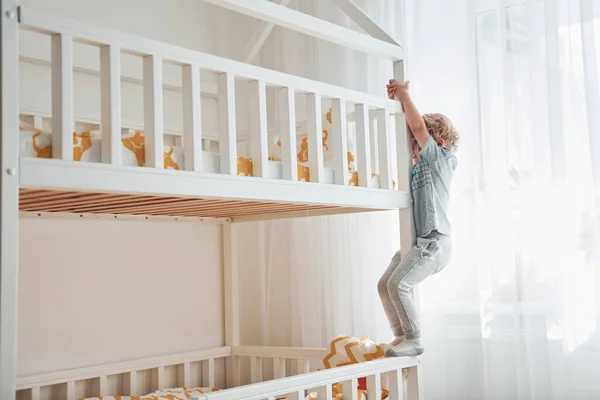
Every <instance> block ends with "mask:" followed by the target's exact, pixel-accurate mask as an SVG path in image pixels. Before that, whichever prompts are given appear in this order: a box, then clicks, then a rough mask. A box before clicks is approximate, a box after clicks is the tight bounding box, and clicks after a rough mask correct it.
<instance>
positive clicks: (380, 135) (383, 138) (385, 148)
mask: <svg viewBox="0 0 600 400" xmlns="http://www.w3.org/2000/svg"><path fill="white" fill-rule="evenodd" d="M388 128H389V121H388V113H387V110H385V109H382V110H378V111H377V143H378V145H379V187H380V188H381V189H391V188H392V157H391V150H392V149H391V148H390V134H389V129H388Z"/></svg>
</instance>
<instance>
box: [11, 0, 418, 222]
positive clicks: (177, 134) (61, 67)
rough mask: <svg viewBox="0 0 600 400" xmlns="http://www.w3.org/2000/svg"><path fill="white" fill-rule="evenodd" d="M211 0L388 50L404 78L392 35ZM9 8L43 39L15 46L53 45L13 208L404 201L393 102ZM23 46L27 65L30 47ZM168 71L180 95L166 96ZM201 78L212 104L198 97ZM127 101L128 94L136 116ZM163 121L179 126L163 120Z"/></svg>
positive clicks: (399, 129) (279, 211)
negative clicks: (94, 80)
mask: <svg viewBox="0 0 600 400" xmlns="http://www.w3.org/2000/svg"><path fill="white" fill-rule="evenodd" d="M209 3H213V4H217V5H221V6H224V7H225V8H229V9H231V10H233V11H237V12H243V13H246V14H248V15H251V16H253V17H256V18H263V19H269V20H270V21H271V22H273V23H275V24H280V25H282V26H285V27H287V28H290V29H295V30H298V31H300V32H302V33H305V34H309V35H314V36H317V35H320V36H321V38H324V39H326V40H329V41H333V42H335V43H338V44H341V45H344V46H348V47H352V48H355V49H358V50H362V51H366V52H368V53H372V54H375V55H378V56H383V57H385V58H387V59H389V60H390V62H394V63H395V64H394V71H395V75H396V77H397V78H399V79H401V76H402V61H401V58H402V49H401V47H399V46H395V45H392V44H389V43H387V42H384V41H382V40H380V39H376V38H371V37H368V36H366V35H362V34H360V33H358V32H354V31H351V30H349V29H346V28H342V27H340V26H337V25H334V24H330V23H328V22H325V21H322V20H319V19H317V18H314V17H311V16H309V15H306V14H302V13H299V12H297V11H293V10H288V9H286V8H285V7H281V6H278V5H277V4H274V3H271V2H268V1H254V2H246V1H235V0H219V1H217V0H214V1H213V0H210V1H209ZM272 7H275V9H272ZM273 10H275V11H276V12H275V14H273V15H272V14H271V12H272V11H273ZM290 13H291V14H290ZM18 14H19V15H18V18H19V22H20V24H19V36H20V37H23V38H27V37H29V36H32V35H33V36H35V37H37V38H38V39H40V38H42V40H46V43H47V46H46V48H44V47H43V46H29V47H30V48H27V46H24V45H23V44H21V46H20V49H19V51H20V52H21V53H28V52H32V51H33V52H35V51H41V52H42V53H43V52H46V53H47V54H48V56H47V58H48V65H49V71H50V72H49V80H50V82H49V84H48V86H49V88H50V89H49V90H50V93H51V96H49V97H51V101H50V103H51V109H50V110H49V112H48V113H45V114H44V113H42V114H37V115H36V114H35V113H28V111H27V110H23V109H21V113H20V120H21V125H20V132H19V187H20V194H19V207H20V210H21V211H24V212H34V213H38V214H40V215H41V213H70V214H75V215H77V214H79V215H81V216H83V215H84V214H88V213H89V214H111V215H115V217H116V216H117V215H120V214H124V215H143V216H148V215H149V216H169V217H171V216H174V217H205V218H209V217H211V218H228V219H233V220H240V221H243V220H254V219H270V218H281V217H294V216H309V215H325V214H340V213H351V212H362V211H373V210H390V209H399V208H406V207H408V206H409V204H410V199H409V195H408V193H407V190H406V189H407V187H408V168H409V163H410V158H409V156H408V154H409V153H408V148H407V143H406V141H405V140H404V139H402V140H396V138H405V137H406V124H405V120H404V115H403V113H402V109H401V106H400V104H399V102H396V101H392V100H389V99H387V98H385V97H384V96H373V95H370V94H366V93H362V92H359V91H355V90H351V89H347V88H343V87H338V86H334V85H330V84H326V83H322V82H318V81H313V80H309V79H305V78H301V77H298V76H294V75H289V74H285V73H281V72H277V71H273V70H269V69H265V68H261V67H257V66H254V65H251V64H245V63H242V62H237V61H233V60H230V59H226V58H221V57H217V56H214V55H210V54H206V53H202V52H198V51H195V50H190V49H186V48H182V47H178V46H174V45H171V44H166V43H162V42H159V41H155V40H151V39H148V38H144V37H138V36H135V35H131V34H126V33H122V32H117V31H113V30H110V29H105V28H102V27H98V26H93V25H90V24H88V23H83V22H78V21H73V20H69V19H66V18H63V17H60V16H56V15H49V14H45V13H41V12H39V11H36V10H34V9H30V8H24V7H21V8H20V10H19V13H18ZM323 24H325V25H323ZM329 25H331V26H329ZM325 28H326V29H325ZM323 32H328V33H325V34H323ZM83 48H85V49H83ZM78 49H79V50H81V51H79V50H78ZM82 49H83V50H82ZM90 52H92V53H94V54H93V56H92V57H91V58H92V59H93V58H94V57H95V58H96V59H97V61H96V63H97V69H98V80H99V85H97V86H98V89H97V90H96V92H97V93H96V92H94V90H92V89H90V88H85V90H86V91H87V92H88V94H89V96H94V93H96V94H97V96H96V97H97V99H95V100H94V101H93V102H96V103H97V104H98V108H99V112H98V116H97V118H91V119H90V118H88V119H87V120H86V121H83V122H82V121H78V119H79V116H78V115H75V114H76V113H75V112H74V109H76V108H77V107H78V105H79V103H80V102H81V101H82V100H81V98H80V97H78V96H77V92H78V89H81V87H78V85H83V84H84V83H82V82H83V80H81V79H76V74H75V73H74V71H75V72H77V65H76V61H77V60H75V59H76V58H77V57H79V56H81V54H84V55H85V54H91V53H90ZM19 56H20V58H18V59H15V60H13V61H14V62H17V63H20V64H21V65H20V67H21V68H23V65H22V64H23V60H27V59H28V57H30V54H19ZM42 58H43V57H42ZM79 58H81V57H79ZM18 60H20V61H18ZM127 60H134V61H132V62H138V63H139V66H140V70H141V73H140V86H141V89H142V90H141V92H140V96H139V98H137V97H135V96H134V97H132V96H129V95H126V90H127V89H126V87H125V86H124V83H123V82H122V81H123V79H124V75H125V70H126V69H127V64H126V63H124V62H125V61H127ZM5 62H6V61H5ZM167 72H174V75H173V76H175V77H176V78H177V79H176V80H179V88H180V89H179V93H180V94H179V98H175V99H174V98H172V96H167V93H166V91H165V90H166V89H165V88H166V87H167V86H168V82H166V80H168V79H171V78H172V76H171V75H168V74H167ZM29 73H31V71H29ZM169 77H170V78H169ZM30 81H31V80H30V79H29V78H27V83H24V79H23V78H22V77H21V82H20V88H19V96H23V97H32V96H35V95H36V89H35V87H34V86H32V85H31V84H30V83H29V82H30ZM207 81H210V82H213V83H214V88H213V92H214V93H213V95H212V100H213V101H214V107H213V106H211V105H210V104H208V105H206V104H205V103H206V102H205V101H204V99H203V94H204V93H205V92H206V91H207V89H206V88H204V87H203V85H205V82H207ZM92 86H93V85H91V86H90V87H92ZM79 91H81V90H79ZM382 93H384V91H383V90H382ZM136 100H137V101H136ZM125 103H127V105H128V104H130V103H132V104H137V106H138V108H139V109H140V110H141V112H140V113H138V114H139V115H140V117H139V121H137V122H135V121H134V122H132V119H131V118H128V117H127V116H126V115H124V109H125V108H124V106H125V105H126V104H125ZM140 103H141V104H140ZM21 108H23V107H21ZM96 119H97V120H96ZM213 119H214V122H213V123H209V120H213ZM172 120H177V123H178V124H180V125H181V129H180V130H177V129H171V131H169V129H167V128H166V124H165V122H166V121H172ZM208 125H210V126H212V125H214V128H211V129H207V128H206V127H207V126H208Z"/></svg>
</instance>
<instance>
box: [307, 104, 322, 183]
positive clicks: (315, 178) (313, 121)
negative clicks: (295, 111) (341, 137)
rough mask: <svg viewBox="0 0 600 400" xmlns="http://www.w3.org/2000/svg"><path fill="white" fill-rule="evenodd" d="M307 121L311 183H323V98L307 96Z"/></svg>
mask: <svg viewBox="0 0 600 400" xmlns="http://www.w3.org/2000/svg"><path fill="white" fill-rule="evenodd" d="M306 121H307V128H308V163H309V165H310V169H309V171H310V181H311V182H318V183H323V181H324V172H323V123H322V122H321V96H319V95H318V94H314V93H310V94H308V95H307V96H306Z"/></svg>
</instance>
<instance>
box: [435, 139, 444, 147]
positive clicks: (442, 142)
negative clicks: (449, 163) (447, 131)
mask: <svg viewBox="0 0 600 400" xmlns="http://www.w3.org/2000/svg"><path fill="white" fill-rule="evenodd" d="M436 143H437V145H438V146H440V147H446V146H445V144H446V141H445V140H444V139H438V140H437V141H436Z"/></svg>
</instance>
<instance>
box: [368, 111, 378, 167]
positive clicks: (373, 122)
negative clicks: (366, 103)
mask: <svg viewBox="0 0 600 400" xmlns="http://www.w3.org/2000/svg"><path fill="white" fill-rule="evenodd" d="M369 132H370V134H371V171H372V172H375V173H378V172H379V154H378V153H379V151H378V149H379V145H378V143H377V135H378V132H377V116H376V113H373V112H372V111H371V112H370V113H369Z"/></svg>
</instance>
